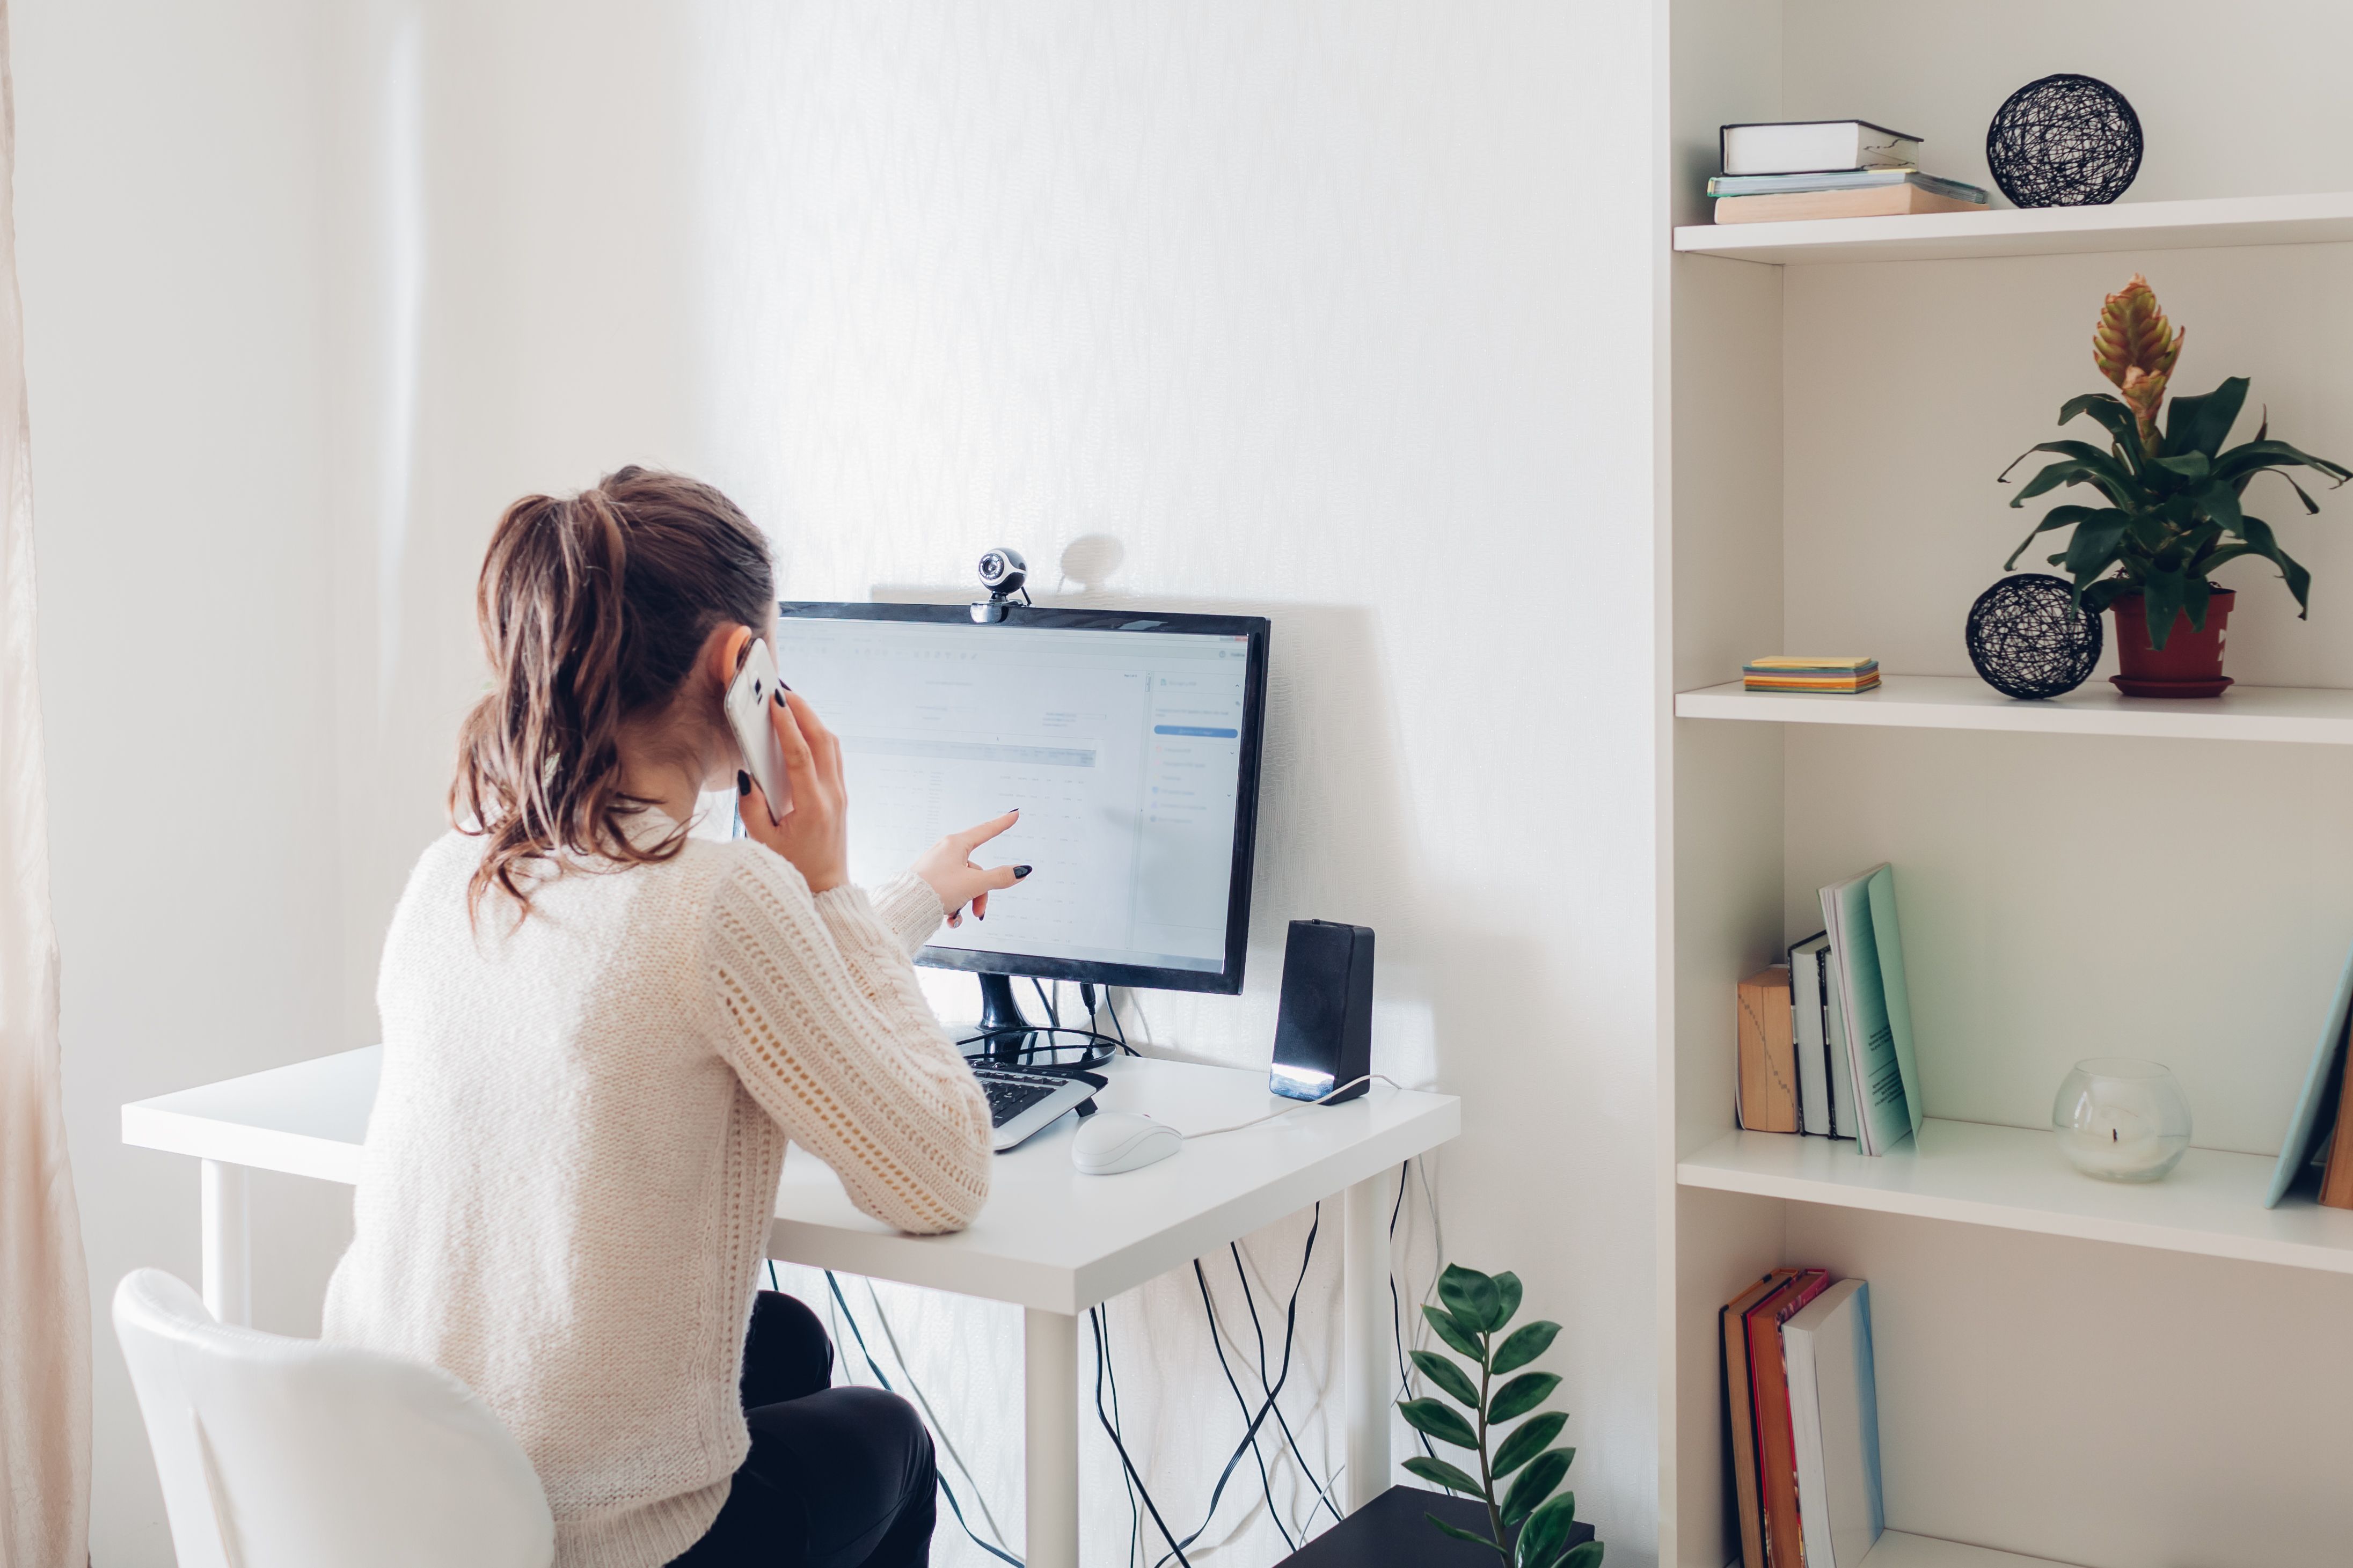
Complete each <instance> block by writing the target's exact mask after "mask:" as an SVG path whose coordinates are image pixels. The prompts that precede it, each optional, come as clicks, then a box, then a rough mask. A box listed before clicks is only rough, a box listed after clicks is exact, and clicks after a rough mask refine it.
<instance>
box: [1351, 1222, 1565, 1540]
mask: <svg viewBox="0 0 2353 1568" xmlns="http://www.w3.org/2000/svg"><path fill="white" fill-rule="evenodd" d="M1438 1299H1439V1300H1440V1302H1441V1303H1443V1305H1441V1306H1435V1307H1432V1306H1425V1307H1423V1308H1422V1315H1423V1316H1424V1317H1426V1318H1428V1319H1429V1320H1430V1327H1431V1328H1432V1329H1433V1330H1435V1331H1437V1334H1438V1337H1439V1338H1440V1340H1443V1341H1444V1342H1446V1344H1447V1346H1448V1347H1449V1348H1450V1349H1451V1350H1452V1351H1453V1352H1455V1353H1456V1354H1457V1355H1460V1356H1461V1357H1462V1358H1463V1359H1464V1360H1466V1361H1468V1362H1469V1363H1471V1371H1470V1372H1468V1373H1466V1372H1464V1371H1463V1370H1462V1368H1461V1367H1459V1366H1457V1365H1455V1364H1454V1363H1453V1362H1451V1361H1449V1360H1448V1359H1447V1358H1446V1357H1444V1356H1442V1355H1440V1354H1438V1353H1437V1352H1434V1351H1415V1352H1413V1364H1414V1365H1415V1366H1416V1367H1418V1368H1419V1369H1420V1371H1421V1374H1422V1376H1424V1377H1426V1378H1428V1379H1429V1380H1430V1383H1431V1384H1434V1385H1436V1386H1437V1387H1438V1388H1439V1389H1440V1391H1441V1392H1443V1393H1444V1394H1446V1395H1447V1396H1448V1398H1450V1399H1451V1400H1452V1401H1453V1404H1451V1405H1450V1404H1448V1403H1447V1402H1446V1400H1442V1399H1435V1398H1422V1399H1406V1400H1400V1401H1399V1402H1398V1411H1399V1412H1400V1413H1402V1414H1403V1415H1404V1416H1405V1418H1406V1419H1407V1420H1408V1421H1409V1422H1411V1423H1412V1424H1413V1426H1414V1427H1415V1428H1416V1430H1418V1431H1420V1432H1422V1433H1424V1434H1426V1435H1427V1436H1431V1437H1435V1438H1436V1439H1438V1441H1440V1442H1441V1443H1446V1444H1450V1445H1451V1446H1452V1447H1457V1448H1467V1449H1470V1450H1471V1451H1472V1453H1475V1454H1476V1455H1478V1457H1479V1473H1478V1475H1477V1476H1475V1477H1474V1476H1472V1474H1471V1473H1470V1472H1468V1471H1467V1470H1464V1469H1462V1468H1460V1467H1458V1466H1455V1465H1451V1464H1449V1463H1447V1462H1446V1461H1445V1460H1444V1459H1440V1458H1426V1457H1422V1456H1416V1457H1415V1458H1410V1459H1408V1460H1407V1461H1406V1462H1405V1468H1407V1469H1409V1470H1410V1471H1412V1472H1413V1473H1414V1474H1415V1475H1417V1476H1419V1477H1420V1478H1421V1479H1423V1480H1426V1481H1432V1482H1435V1483H1436V1484H1437V1485H1439V1486H1441V1487H1444V1488H1445V1489H1447V1490H1449V1491H1454V1492H1461V1494H1462V1495H1463V1496H1465V1497H1474V1498H1477V1499H1479V1500H1481V1501H1482V1502H1484V1503H1485V1504H1486V1505H1487V1528H1488V1531H1489V1533H1488V1534H1486V1535H1480V1534H1477V1533H1475V1532H1473V1531H1467V1530H1458V1529H1456V1528H1455V1527H1454V1526H1452V1525H1451V1524H1448V1523H1447V1522H1446V1521H1444V1520H1442V1519H1440V1518H1439V1517H1438V1516H1437V1515H1436V1514H1425V1515H1424V1516H1423V1517H1424V1518H1426V1519H1428V1520H1429V1521H1430V1523H1432V1524H1434V1525H1436V1526H1438V1528H1439V1529H1440V1530H1442V1531H1445V1532H1446V1533H1447V1534H1449V1535H1451V1536H1454V1537H1457V1538H1458V1539H1460V1540H1463V1541H1475V1542H1478V1543H1479V1544H1481V1545H1482V1546H1486V1547H1490V1548H1493V1551H1494V1552H1496V1554H1497V1555H1498V1556H1500V1557H1502V1558H1503V1560H1504V1568H1599V1565H1600V1563H1601V1542H1598V1541H1588V1542H1583V1543H1582V1544H1579V1545H1576V1546H1571V1545H1570V1544H1569V1543H1568V1538H1569V1534H1570V1530H1569V1527H1570V1525H1572V1524H1574V1523H1575V1522H1576V1520H1577V1494H1576V1493H1574V1492H1561V1493H1560V1494H1559V1495H1558V1496H1557V1497H1556V1496H1554V1495H1553V1493H1554V1490H1555V1489H1556V1488H1557V1487H1558V1486H1559V1485H1560V1483H1561V1481H1562V1480H1563V1479H1566V1478H1567V1475H1568V1466H1569V1461H1570V1460H1572V1459H1574V1458H1577V1450H1576V1449H1574V1448H1556V1447H1551V1444H1552V1440H1553V1439H1554V1438H1556V1437H1557V1436H1560V1429H1561V1428H1562V1427H1563V1426H1567V1423H1568V1416H1567V1414H1566V1413H1565V1412H1562V1411H1557V1410H1548V1411H1545V1412H1543V1413H1542V1414H1535V1410H1536V1407H1537V1406H1538V1405H1542V1404H1543V1403H1544V1402H1545V1401H1546V1399H1549V1398H1550V1397H1552V1392H1553V1390H1554V1389H1556V1388H1558V1387H1559V1386H1560V1377H1559V1375H1558V1374H1557V1373H1549V1372H1520V1369H1521V1368H1522V1367H1524V1366H1526V1365H1527V1364H1528V1363H1530V1362H1532V1361H1534V1360H1535V1359H1536V1358H1537V1357H1538V1356H1540V1355H1542V1354H1544V1353H1545V1352H1546V1350H1549V1349H1550V1348H1551V1347H1552V1342H1553V1338H1554V1336H1555V1335H1556V1334H1558V1333H1559V1332H1560V1325H1559V1324H1558V1323H1554V1322H1546V1321H1542V1320H1539V1321H1535V1322H1531V1323H1523V1324H1521V1325H1520V1326H1519V1327H1518V1328H1517V1329H1515V1330H1514V1331H1512V1333H1511V1335H1510V1336H1509V1337H1508V1338H1506V1337H1505V1336H1504V1328H1505V1326H1506V1325H1508V1324H1509V1323H1510V1322H1511V1321H1512V1319H1513V1317H1514V1315H1515V1314H1516V1313H1517V1312H1518V1311H1519V1310H1520V1281H1519V1278H1518V1276H1516V1275H1513V1274H1497V1275H1494V1276H1492V1277H1490V1276H1488V1275H1485V1274H1481V1273H1479V1272H1478V1271H1476V1270H1475V1269H1470V1268H1460V1267H1458V1266H1456V1265H1452V1264H1449V1265H1448V1266H1447V1268H1446V1270H1445V1272H1444V1273H1442V1274H1440V1276H1439V1277H1438ZM1511 1373H1519V1375H1518V1376H1517V1377H1511V1376H1510V1374H1511ZM1473 1374H1475V1377H1476V1381H1473ZM1504 1377H1510V1381H1509V1382H1506V1383H1504V1384H1503V1386H1501V1387H1500V1388H1499V1387H1497V1386H1495V1380H1496V1379H1498V1378H1504ZM1457 1405H1460V1406H1461V1409H1457V1408H1456V1406H1457ZM1464 1410H1467V1411H1469V1412H1470V1415H1467V1416H1466V1415H1463V1413H1462V1412H1463V1411H1464ZM1523 1416H1525V1417H1526V1419H1525V1421H1521V1424H1520V1426H1518V1427H1517V1428H1516V1429H1515V1430H1514V1432H1513V1433H1512V1434H1511V1435H1510V1436H1507V1437H1505V1438H1504V1439H1503V1442H1502V1444H1501V1446H1500V1447H1491V1444H1492V1440H1493V1437H1494V1436H1495V1434H1496V1432H1497V1431H1498V1430H1499V1429H1500V1428H1501V1427H1503V1426H1504V1425H1506V1424H1507V1423H1509V1422H1513V1421H1520V1418H1521V1417H1523ZM1474 1422H1475V1423H1476V1425H1473V1423H1474ZM1514 1472H1517V1479H1514V1480H1513V1481H1512V1483H1511V1487H1510V1489H1509V1490H1507V1491H1505V1492H1504V1493H1503V1495H1502V1496H1501V1498H1500V1499H1499V1498H1498V1497H1497V1495H1496V1491H1497V1489H1498V1488H1499V1487H1501V1486H1502V1485H1503V1483H1504V1479H1505V1478H1506V1477H1510V1476H1513V1474H1514ZM1514 1526H1516V1527H1518V1530H1519V1539H1518V1541H1517V1542H1512V1541H1511V1540H1510V1538H1509V1536H1508V1533H1507V1532H1508V1531H1511V1530H1512V1529H1513V1528H1514Z"/></svg>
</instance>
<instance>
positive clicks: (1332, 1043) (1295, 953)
mask: <svg viewBox="0 0 2353 1568" xmlns="http://www.w3.org/2000/svg"><path fill="white" fill-rule="evenodd" d="M1372 1070H1373V929H1372V927H1370V926H1351V925H1342V924H1340V923H1339V922H1338V921H1292V922H1291V940H1290V941H1289V942H1286V943H1285V944H1284V946H1283V949H1282V1011H1281V1012H1280V1013H1278V1014H1277V1015H1276V1016H1275V1020H1274V1071H1273V1072H1272V1074H1271V1076H1270V1079H1269V1082H1268V1087H1270V1088H1271V1089H1273V1090H1274V1092H1275V1093H1277V1094H1280V1095H1285V1096H1287V1097H1289V1098H1290V1099H1293V1100H1323V1098H1324V1096H1325V1095H1327V1094H1332V1090H1333V1089H1335V1087H1336V1086H1338V1085H1340V1084H1344V1083H1347V1082H1350V1081H1351V1080H1353V1079H1360V1078H1363V1077H1364V1076H1365V1075H1366V1073H1369V1072H1371V1071H1372ZM1369 1087H1370V1086H1369V1085H1366V1084H1362V1083H1359V1084H1357V1085H1356V1087H1355V1088H1354V1089H1347V1090H1345V1092H1343V1093H1340V1094H1335V1095H1332V1098H1331V1100H1326V1101H1325V1103H1326V1104H1333V1105H1336V1104H1338V1103H1339V1102H1340V1101H1341V1100H1354V1099H1356V1097H1357V1096H1358V1095H1360V1094H1362V1093H1364V1092H1365V1090H1366V1089H1367V1088H1369Z"/></svg>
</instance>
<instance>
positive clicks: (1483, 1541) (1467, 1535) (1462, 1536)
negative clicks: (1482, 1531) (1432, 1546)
mask: <svg viewBox="0 0 2353 1568" xmlns="http://www.w3.org/2000/svg"><path fill="white" fill-rule="evenodd" d="M1421 1517H1422V1518H1424V1519H1426V1520H1428V1521H1430V1523H1432V1524H1434V1525H1436V1526H1438V1528H1439V1529H1440V1530H1442V1531H1446V1533H1447V1534H1449V1535H1451V1536H1452V1537H1454V1539H1455V1540H1457V1541H1475V1542H1478V1543H1479V1544H1480V1545H1482V1546H1484V1547H1486V1548H1488V1549H1489V1550H1490V1551H1492V1552H1497V1553H1498V1554H1500V1553H1501V1552H1503V1550H1504V1549H1503V1548H1502V1547H1500V1546H1497V1545H1496V1544H1495V1543H1494V1542H1492V1541H1490V1540H1488V1539H1487V1538H1486V1537H1485V1536H1483V1535H1474V1534H1472V1532H1471V1531H1467V1530H1457V1529H1455V1528H1454V1526H1452V1525H1451V1524H1449V1523H1447V1522H1446V1521H1444V1520H1442V1519H1440V1518H1439V1517H1438V1516H1437V1515H1436V1514H1434V1513H1425V1514H1423V1515H1422V1516H1421ZM1510 1561H1511V1559H1510V1558H1509V1557H1505V1558H1504V1562H1506V1563H1509V1562H1510Z"/></svg>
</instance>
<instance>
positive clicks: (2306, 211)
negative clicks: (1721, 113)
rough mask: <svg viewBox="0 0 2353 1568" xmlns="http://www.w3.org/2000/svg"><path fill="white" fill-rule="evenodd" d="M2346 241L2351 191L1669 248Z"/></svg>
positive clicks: (1749, 237)
mask: <svg viewBox="0 0 2353 1568" xmlns="http://www.w3.org/2000/svg"><path fill="white" fill-rule="evenodd" d="M2348 240H2353V192H2345V191H2329V192H2324V193H2319V194H2316V195H2288V196H2220V197H2210V198H2207V199H2205V200H2200V201H2174V202H2133V201H2126V202H2119V203H2117V204H2116V205H2114V206H2104V207H2042V208H2036V209H2032V210H2021V209H2019V208H2016V207H1994V208H1990V209H1989V210H1988V211H1985V212H1977V213H1915V214H1911V215H1909V216H1901V217H1857V218H1809V219H1806V220H1803V221H1800V222H1794V223H1734V224H1690V225H1686V226H1683V227H1681V228H1678V229H1676V230H1675V248H1676V249H1677V250H1680V251H1686V252H1690V253H1692V254H1695V255H1704V256H1723V257H1730V258H1734V259H1736V260H1740V261H1764V262H1770V263H1773V264H1775V265H1777V266H1786V267H1804V266H1816V265H1821V264H1825V263H1831V262H1841V261H1961V260H1982V259H1987V258H2000V257H2013V256H2080V255H2086V254H2090V253H2093V252H2100V251H2147V250H2155V249H2165V250H2211V249H2217V248H2221V247H2231V246H2246V245H2326V244H2342V243H2344V242H2346V241H2348Z"/></svg>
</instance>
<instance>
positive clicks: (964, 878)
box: [914, 809, 1029, 926]
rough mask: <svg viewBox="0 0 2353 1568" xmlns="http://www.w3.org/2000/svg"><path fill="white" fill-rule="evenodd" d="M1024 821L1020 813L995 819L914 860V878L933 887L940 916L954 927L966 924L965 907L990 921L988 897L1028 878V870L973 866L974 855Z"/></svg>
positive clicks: (955, 835) (946, 840)
mask: <svg viewBox="0 0 2353 1568" xmlns="http://www.w3.org/2000/svg"><path fill="white" fill-rule="evenodd" d="M1020 819H1021V813H1020V812H1019V811H1018V809H1017V810H1013V811H1008V812H1007V813H1006V814H1005V815H1004V816H992V817H990V818H989V819H988V820H987V822H984V823H982V824H980V825H979V826H976V827H967V828H965V830H964V831H963V832H961V833H951V834H949V835H948V836H947V837H945V838H943V839H941V840H940V841H939V842H938V843H937V844H934V845H933V846H932V847H930V848H929V849H926V850H924V851H923V854H922V855H921V856H919V857H918V858H916V860H915V867H914V870H915V875H916V876H918V877H921V878H922V879H923V880H924V881H926V882H929V883H930V884H931V885H932V891H933V892H934V893H937V894H938V895H939V896H940V910H941V912H943V913H944V914H945V915H946V916H947V917H948V924H950V925H952V926H956V925H962V924H963V923H964V907H965V905H966V904H970V905H971V906H972V912H973V917H974V918H975V919H976V920H987V918H988V895H989V894H990V893H992V892H994V891H996V890H997V889H1002V888H1009V887H1011V886H1013V884H1014V883H1016V882H1018V881H1019V880H1020V879H1022V878H1024V877H1026V876H1028V875H1029V867H1027V866H990V867H987V868H982V867H978V866H976V865H974V864H973V863H972V852H973V851H974V850H976V849H977V848H979V847H981V846H982V845H984V844H986V843H987V842H988V841H989V840H990V839H992V838H994V837H997V835H998V834H1000V833H1002V832H1004V831H1005V830H1006V829H1007V828H1008V827H1010V826H1013V825H1014V824H1015V823H1016V822H1018V821H1019V820H1020Z"/></svg>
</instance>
